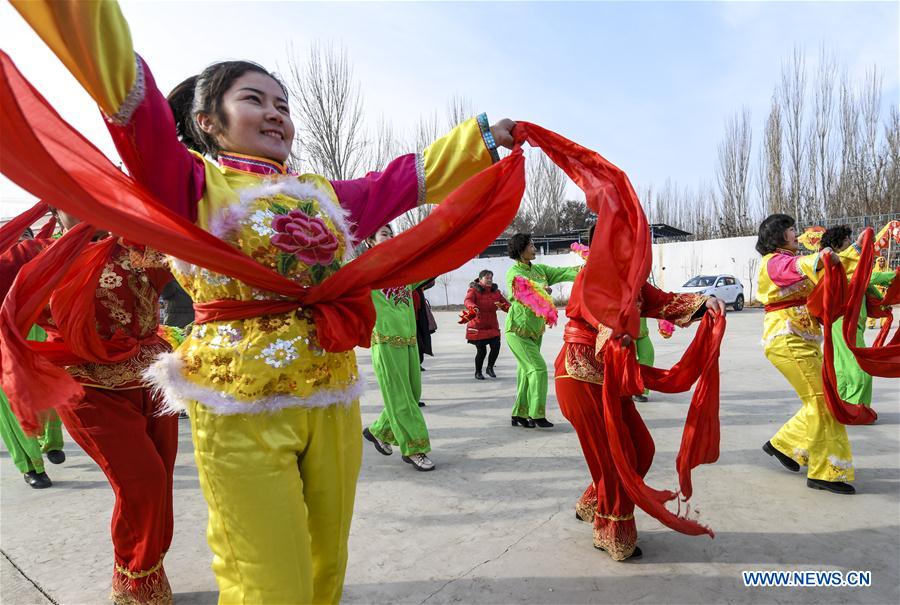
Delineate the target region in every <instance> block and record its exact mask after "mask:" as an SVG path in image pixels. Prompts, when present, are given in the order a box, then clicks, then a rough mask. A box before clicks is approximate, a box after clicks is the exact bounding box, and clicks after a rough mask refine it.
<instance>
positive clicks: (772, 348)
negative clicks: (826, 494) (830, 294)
mask: <svg viewBox="0 0 900 605" xmlns="http://www.w3.org/2000/svg"><path fill="white" fill-rule="evenodd" d="M795 225H796V222H795V221H794V219H793V218H792V217H790V216H788V215H786V214H773V215H770V216H769V217H767V218H766V219H765V220H764V221H763V222H762V223H761V224H760V226H759V236H758V239H757V242H756V250H757V252H759V253H760V255H762V262H761V263H760V268H759V278H758V280H759V281H758V287H757V300H759V301H760V302H761V303H763V304H764V305H765V306H766V315H765V319H764V321H763V346H764V347H765V354H766V358H767V359H768V360H769V361H770V362H771V363H772V365H774V366H775V368H776V369H777V370H778V371H779V372H781V374H782V375H783V376H784V377H785V378H786V379H787V381H788V382H789V383H790V384H791V386H792V387H794V390H795V391H796V392H797V395H798V396H799V397H800V401H801V403H802V407H801V408H800V410H799V411H798V412H797V413H796V414H794V416H793V417H792V418H791V419H790V420H788V421H787V422H786V423H785V424H784V426H782V427H781V428H780V429H779V430H778V432H777V433H776V434H775V435H774V436H773V437H772V438H771V439H770V440H769V441H767V442H766V443H765V444H764V445H763V451H764V452H766V453H767V454H768V455H770V456H774V457H775V458H777V459H778V461H779V462H781V464H782V465H783V466H784V467H785V468H787V469H788V470H790V471H793V472H798V471H799V470H800V467H801V466H807V467H808V469H807V473H806V477H807V480H806V484H807V486H809V487H811V488H813V489H821V490H827V491H830V492H833V493H836V494H853V493H856V490H855V489H854V487H853V486H852V485H850V483H849V482H850V481H853V478H854V472H853V454H852V452H851V450H850V440H849V439H848V438H847V429H846V428H845V427H844V425H843V424H841V423H840V422H838V421H837V420H836V419H835V418H834V416H833V415H832V414H831V412H830V411H829V410H828V407H827V405H826V403H825V396H824V394H823V393H824V390H823V386H822V349H821V347H820V345H819V341H820V340H821V338H822V329H821V328H820V327H819V324H818V323H817V322H816V321H815V320H814V319H813V318H812V317H811V316H810V314H809V311H808V310H807V308H806V298H807V296H808V295H809V294H810V292H812V290H813V287H814V286H815V284H816V283H817V282H818V281H819V278H820V276H821V274H822V273H821V272H822V269H823V264H822V263H823V262H824V258H825V257H828V258H834V256H833V255H832V254H830V253H831V250H830V249H828V248H823V249H822V250H821V251H820V252H817V253H814V254H807V255H800V254H799V244H798V241H797V231H796V229H795ZM836 258H837V259H838V260H839V261H840V262H841V264H842V265H843V266H844V269H845V270H846V271H847V272H850V273H852V271H853V270H854V269H855V268H856V264H857V262H858V260H859V245H858V244H856V243H854V244H853V245H851V246H849V247H847V248H846V249H845V250H843V251H842V252H840V253H838V254H837V255H836ZM835 262H836V261H835Z"/></svg>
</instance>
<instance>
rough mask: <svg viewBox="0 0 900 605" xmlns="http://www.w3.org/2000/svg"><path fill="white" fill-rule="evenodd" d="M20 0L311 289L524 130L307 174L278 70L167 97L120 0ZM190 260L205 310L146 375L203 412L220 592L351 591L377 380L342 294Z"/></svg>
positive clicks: (206, 487)
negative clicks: (299, 163)
mask: <svg viewBox="0 0 900 605" xmlns="http://www.w3.org/2000/svg"><path fill="white" fill-rule="evenodd" d="M14 5H15V6H16V8H17V10H18V11H19V12H20V13H21V14H22V16H23V17H24V18H25V19H26V20H27V21H28V22H29V24H30V25H31V26H32V27H33V28H34V29H35V31H36V32H37V33H38V35H40V36H41V38H43V39H44V41H45V42H46V43H47V44H48V45H49V46H50V47H51V49H52V50H53V51H54V52H55V53H56V54H57V56H58V57H59V58H60V59H61V60H62V61H63V63H65V65H66V66H67V67H68V68H69V70H70V71H71V72H72V73H73V75H75V77H76V78H77V79H78V80H79V82H80V83H81V84H82V85H83V86H84V87H85V89H86V90H87V91H88V92H89V93H90V94H91V96H92V97H93V98H94V100H96V101H97V103H98V104H99V106H100V108H101V110H102V111H103V113H104V114H105V116H106V119H107V123H108V126H109V130H110V132H111V133H112V136H113V139H114V141H115V143H116V146H117V149H118V151H119V154H120V155H121V157H122V159H123V160H124V162H125V165H126V167H127V168H128V171H129V173H130V174H131V175H132V177H133V178H134V179H135V180H136V181H137V182H138V183H140V184H141V185H142V186H143V187H145V188H146V189H147V190H149V192H150V193H152V194H154V195H155V197H156V198H157V199H159V200H161V201H162V202H164V203H165V205H166V206H168V208H169V209H170V210H172V211H174V212H175V213H176V214H177V215H179V216H181V217H183V218H186V219H188V220H189V221H191V222H193V223H195V224H196V225H198V226H200V227H202V228H203V229H204V230H206V231H208V232H210V233H211V234H213V235H215V236H216V237H218V238H220V239H221V240H224V241H226V242H228V243H229V244H230V245H231V246H233V247H235V248H237V249H238V250H240V251H242V252H243V253H244V254H246V255H248V256H249V257H251V258H252V259H254V260H255V261H256V262H257V263H259V264H260V265H262V266H263V267H264V268H266V270H274V271H275V272H277V273H278V274H279V275H280V276H283V277H284V278H286V279H288V280H290V281H292V282H293V283H294V284H296V285H299V286H302V287H309V288H310V290H312V289H313V287H315V286H317V285H319V284H321V283H322V282H323V281H325V280H327V278H328V276H330V275H332V274H334V273H336V272H337V271H338V270H340V268H341V266H342V263H344V262H345V261H347V260H349V258H350V251H351V250H352V248H353V245H354V244H355V243H357V242H359V241H361V240H362V239H364V238H365V237H367V236H368V235H370V234H371V233H372V232H373V231H374V230H375V229H376V228H377V227H379V226H381V225H383V224H385V223H387V222H389V221H390V220H392V219H393V218H395V217H396V216H398V215H400V214H402V213H403V212H405V211H407V210H409V209H410V208H412V207H415V206H416V205H417V204H422V203H438V202H441V201H442V200H443V199H444V198H445V197H446V196H447V195H448V194H449V193H450V192H451V191H453V190H454V189H455V188H456V187H457V186H458V185H460V184H461V183H462V182H463V181H465V180H466V179H467V178H468V177H470V176H471V175H473V174H475V173H478V172H479V171H481V170H482V169H484V168H487V167H489V166H491V165H492V163H493V162H494V161H496V159H497V152H496V146H497V144H498V143H499V144H503V145H507V146H509V145H511V143H512V138H511V134H510V133H511V130H512V127H513V126H514V123H513V122H511V121H509V120H504V121H502V122H500V123H498V124H496V125H494V126H493V127H492V126H490V125H489V124H488V122H487V119H486V117H485V116H484V115H481V116H478V117H477V118H472V119H470V120H468V121H466V122H464V123H463V124H461V125H460V126H458V127H457V128H456V129H454V130H453V131H452V132H451V133H450V134H449V135H447V136H446V137H444V138H442V139H440V140H438V141H437V142H435V143H433V144H432V145H431V146H429V147H428V148H427V149H425V151H424V152H423V153H421V154H410V155H406V156H402V157H400V158H398V159H396V160H395V161H394V162H392V163H391V164H389V165H388V167H387V168H386V169H385V170H384V171H383V172H380V173H370V174H369V175H367V176H366V177H365V178H362V179H356V180H351V181H330V182H329V181H328V180H327V179H324V178H322V177H319V176H315V175H303V176H296V175H290V174H288V171H287V168H286V166H285V164H284V162H285V160H286V159H287V158H288V155H289V153H290V150H291V146H292V142H293V138H294V124H293V122H292V120H291V117H290V113H289V107H288V99H287V93H286V91H285V88H284V86H283V85H282V84H281V83H280V82H279V81H278V80H277V79H276V78H275V77H273V76H272V75H271V74H269V73H268V72H267V71H266V70H265V69H263V68H262V67H260V66H258V65H255V64H253V63H248V62H244V61H229V62H225V63H217V64H214V65H212V66H210V67H208V68H207V69H206V70H204V71H203V73H201V74H200V75H199V76H197V77H195V78H190V79H188V80H186V81H185V82H183V83H182V84H181V85H179V86H178V87H177V88H176V89H175V91H173V93H172V94H171V95H170V98H169V100H168V101H169V102H167V99H166V98H165V97H164V96H163V95H162V94H161V93H160V91H159V90H158V89H157V87H156V84H155V82H154V80H153V76H152V74H151V73H150V70H149V68H148V67H147V64H146V63H145V62H144V60H143V59H142V58H141V57H139V56H137V55H136V54H135V53H134V51H133V50H132V45H131V38H130V33H129V30H128V27H127V24H126V22H125V21H124V19H123V17H122V15H121V13H120V11H119V8H118V5H117V4H115V3H112V2H98V3H93V2H92V3H82V2H79V3H63V2H50V1H47V2H35V1H28V2H14ZM170 103H171V109H170ZM173 111H174V116H173ZM495 137H496V138H495ZM179 139H180V140H179ZM189 149H190V150H189ZM201 154H202V155H201ZM210 158H212V159H210ZM513 211H514V210H513ZM85 218H88V219H90V218H91V217H85ZM504 220H507V221H508V220H509V219H508V218H505V219H504ZM498 232H499V231H498ZM451 233H452V231H451ZM495 236H496V234H493V235H487V236H485V235H482V236H480V237H481V239H486V238H490V239H492V238H493V237H495ZM413 237H414V236H413ZM473 239H478V237H477V236H476V237H474V238H473ZM490 239H486V241H483V242H481V243H480V244H479V243H476V244H474V245H473V246H470V247H472V249H473V250H475V249H477V246H478V245H480V246H481V247H483V245H484V244H486V243H487V242H488V241H490ZM407 241H409V240H408V239H407ZM220 253H221V252H220ZM389 254H391V253H390V251H388V250H386V251H385V253H384V254H382V255H381V256H380V257H376V258H374V259H367V261H366V262H369V264H370V265H371V264H373V263H374V264H377V263H379V262H382V264H385V263H384V262H383V261H379V260H378V258H383V257H384V256H385V255H389ZM436 254H437V253H436ZM444 257H446V255H444ZM417 260H419V259H417ZM173 273H174V274H175V276H176V278H177V279H178V281H179V283H180V284H181V285H182V286H183V287H184V288H185V290H186V291H187V292H188V293H189V294H190V296H191V298H192V299H193V300H194V301H196V303H197V305H196V309H197V316H198V317H197V325H196V326H195V328H194V330H193V331H192V332H191V334H190V336H189V337H188V339H187V340H186V341H185V342H184V344H183V345H182V346H181V347H180V348H179V349H178V350H177V351H175V352H173V353H172V354H169V355H163V356H162V357H160V358H159V360H158V361H157V362H156V363H155V364H154V365H153V366H152V367H151V368H150V369H149V370H148V371H147V373H146V376H145V377H146V380H147V381H149V382H150V383H151V384H153V385H154V386H155V387H156V388H158V389H159V390H160V391H161V392H162V393H163V394H164V396H165V399H166V403H167V405H168V407H169V409H172V410H175V409H187V410H188V412H189V414H190V416H191V427H192V432H193V439H194V449H195V456H196V461H197V466H198V470H199V473H200V482H201V486H202V488H203V492H204V495H205V497H206V500H207V503H208V505H209V529H208V539H209V544H210V547H211V549H212V551H213V553H214V559H213V570H214V571H215V573H216V578H217V581H218V584H219V589H220V597H219V598H220V602H222V603H239V602H240V603H244V602H252V603H307V602H317V603H335V602H338V601H339V600H340V596H341V591H342V588H343V578H344V572H345V567H346V562H347V538H348V535H349V529H350V519H351V516H352V511H353V501H354V496H355V485H356V478H357V474H358V471H359V465H360V458H361V443H360V436H359V435H360V431H361V426H360V416H359V406H358V398H359V396H360V394H361V392H362V389H361V384H360V380H359V376H358V371H357V367H356V361H355V356H354V354H353V352H352V346H349V347H344V348H343V349H341V350H342V351H343V352H332V351H333V350H334V349H335V348H339V347H331V348H329V347H330V343H331V341H330V340H329V341H328V342H326V341H325V339H324V336H325V335H323V334H322V333H321V331H319V332H317V326H318V325H319V324H318V321H319V320H320V319H322V318H321V315H322V314H324V315H329V314H331V313H334V312H341V309H337V310H334V311H333V310H329V309H320V310H319V311H318V313H320V315H318V316H316V317H315V318H314V317H313V314H314V313H315V312H311V311H309V310H307V309H303V308H300V309H297V305H296V303H290V302H286V301H285V300H284V298H285V297H280V296H278V295H277V294H273V293H272V292H271V291H269V290H267V289H264V288H259V287H254V286H253V285H252V284H251V283H246V281H241V280H237V279H234V278H232V277H229V276H227V275H223V274H219V273H215V272H212V271H210V270H208V269H205V268H199V267H197V266H194V265H191V264H188V263H185V262H180V261H173ZM249 277H252V276H249ZM248 281H250V280H248ZM279 283H282V282H279ZM362 294H363V295H365V296H366V297H368V292H363V293H362ZM357 302H358V301H356V300H355V299H354V300H353V301H351V303H354V304H355V303H357ZM348 304H350V303H348ZM248 309H250V310H248ZM286 309H292V310H291V311H290V312H287V311H286ZM266 310H268V312H266ZM363 310H365V307H363ZM314 319H315V322H314ZM353 319H357V320H359V321H362V319H360V318H354V317H350V318H349V319H348V323H350V324H352V323H353V322H352V320H353ZM363 319H364V318H363ZM331 323H332V325H334V324H336V323H338V322H335V321H332V322H331ZM336 330H338V331H340V330H339V328H336ZM369 330H371V327H369ZM329 338H330V336H329ZM348 348H349V349H350V350H348ZM130 571H131V573H136V574H139V573H144V572H145V571H146V570H143V569H132V570H130Z"/></svg>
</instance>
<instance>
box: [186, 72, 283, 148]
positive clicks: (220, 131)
mask: <svg viewBox="0 0 900 605" xmlns="http://www.w3.org/2000/svg"><path fill="white" fill-rule="evenodd" d="M222 115H223V117H224V120H225V123H224V124H219V121H218V120H217V119H215V118H214V117H213V116H209V115H207V114H199V115H198V116H197V120H198V122H199V124H200V128H202V129H203V130H204V131H205V132H207V133H209V134H211V135H213V136H215V137H216V140H217V141H218V144H219V147H220V148H221V149H222V151H226V152H228V151H231V152H234V153H242V154H245V155H252V156H256V157H262V158H267V159H270V160H274V161H276V162H284V161H285V160H287V158H288V156H289V155H290V153H291V147H292V145H293V142H294V122H293V121H292V120H291V113H290V106H289V105H288V101H287V95H286V94H285V92H284V90H283V89H282V88H281V85H280V84H279V83H278V82H277V81H276V80H274V79H273V78H272V77H271V76H268V75H266V74H263V73H259V72H256V71H248V72H246V73H244V74H243V75H241V76H240V77H239V78H237V79H236V80H235V81H234V82H233V83H232V85H231V87H229V89H228V90H227V91H226V92H225V94H224V95H223V96H222Z"/></svg>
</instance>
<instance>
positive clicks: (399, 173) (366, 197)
mask: <svg viewBox="0 0 900 605" xmlns="http://www.w3.org/2000/svg"><path fill="white" fill-rule="evenodd" d="M331 186H332V187H334V192H335V194H336V195H337V198H338V201H339V202H340V204H341V206H342V207H343V208H344V209H345V210H346V211H347V212H349V213H350V221H351V222H352V224H354V225H356V229H355V231H354V237H355V239H356V242H361V241H362V240H364V239H366V238H367V237H368V236H370V235H372V234H373V233H375V231H376V230H378V228H379V227H382V226H384V225H386V224H387V223H389V222H391V221H392V220H394V219H395V218H397V217H398V216H400V215H401V214H403V213H404V212H406V211H407V210H411V209H413V208H415V207H416V206H417V205H418V204H419V177H418V176H417V171H416V156H415V154H412V153H411V154H408V155H404V156H400V157H399V158H397V159H396V160H394V161H393V162H391V163H390V164H388V165H387V167H386V168H385V169H384V170H383V171H382V172H370V173H369V174H367V175H366V176H364V177H363V178H360V179H352V180H348V181H331Z"/></svg>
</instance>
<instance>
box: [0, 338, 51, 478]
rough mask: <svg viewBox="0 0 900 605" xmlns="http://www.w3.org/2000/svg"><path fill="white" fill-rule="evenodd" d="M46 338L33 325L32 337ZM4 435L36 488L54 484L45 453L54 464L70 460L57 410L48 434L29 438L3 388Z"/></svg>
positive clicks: (0, 419)
mask: <svg viewBox="0 0 900 605" xmlns="http://www.w3.org/2000/svg"><path fill="white" fill-rule="evenodd" d="M46 338H47V334H46V333H45V332H44V331H43V330H42V329H41V328H39V327H38V326H34V327H32V328H31V332H29V333H28V339H29V340H39V341H43V340H45V339H46ZM0 437H2V438H3V443H4V444H5V445H6V450H7V451H8V452H9V455H10V457H11V458H12V461H13V464H15V465H16V468H17V469H19V472H20V473H22V474H23V475H24V477H25V483H27V484H28V485H30V486H31V487H33V488H34V489H44V488H45V487H50V486H51V485H53V482H51V481H50V477H48V476H47V473H46V472H44V457H43V454H47V459H48V460H49V461H50V462H52V463H53V464H60V463H62V462H64V461H65V459H66V454H65V453H64V452H63V451H62V448H63V438H62V423H61V422H60V420H59V416H57V415H56V412H52V411H51V412H50V417H49V418H48V419H47V422H46V423H45V424H44V433H43V434H42V435H41V436H40V437H29V436H27V435H26V434H25V432H24V431H22V427H21V426H19V421H18V420H17V419H16V417H15V415H13V413H12V410H11V409H10V407H9V400H8V399H7V398H6V395H5V394H4V393H3V391H2V390H0Z"/></svg>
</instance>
